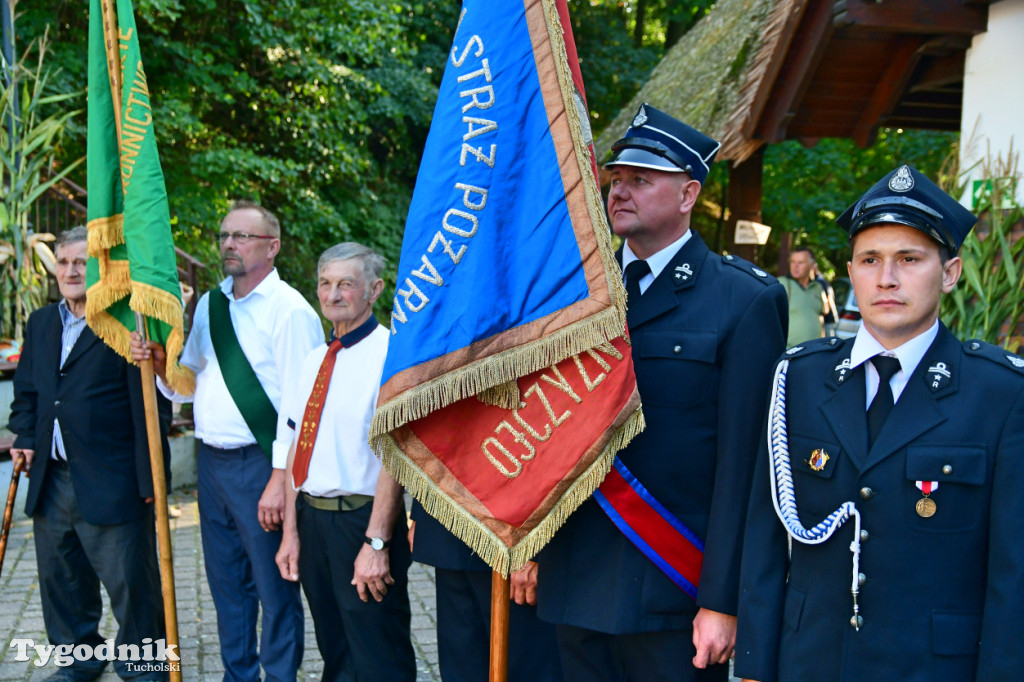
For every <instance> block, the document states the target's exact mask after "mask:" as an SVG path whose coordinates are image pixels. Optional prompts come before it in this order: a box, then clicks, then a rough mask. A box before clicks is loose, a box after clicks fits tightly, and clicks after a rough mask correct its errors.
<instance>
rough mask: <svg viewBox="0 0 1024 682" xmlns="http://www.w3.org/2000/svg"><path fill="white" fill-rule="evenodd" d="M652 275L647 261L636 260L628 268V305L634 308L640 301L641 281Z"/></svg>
mask: <svg viewBox="0 0 1024 682" xmlns="http://www.w3.org/2000/svg"><path fill="white" fill-rule="evenodd" d="M649 274H651V266H650V265H648V264H647V261H645V260H635V261H633V262H632V263H630V264H629V265H627V266H626V297H627V298H626V305H627V307H633V306H635V305H636V304H637V302H638V301H639V300H640V280H642V279H643V278H644V277H645V276H647V275H649Z"/></svg>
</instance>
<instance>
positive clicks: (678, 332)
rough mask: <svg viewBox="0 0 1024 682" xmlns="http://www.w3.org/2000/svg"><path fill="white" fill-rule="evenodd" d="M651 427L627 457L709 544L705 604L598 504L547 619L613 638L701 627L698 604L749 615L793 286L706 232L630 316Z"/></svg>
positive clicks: (571, 531)
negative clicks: (746, 585) (767, 417)
mask: <svg viewBox="0 0 1024 682" xmlns="http://www.w3.org/2000/svg"><path fill="white" fill-rule="evenodd" d="M627 319H628V326H629V333H630V337H631V339H632V353H633V363H634V367H635V368H636V379H637V387H638V389H639V391H640V398H641V400H642V401H643V411H644V417H645V419H646V422H647V427H646V429H645V430H644V431H643V432H642V433H641V434H640V435H639V436H637V437H636V438H634V439H633V441H632V442H631V443H630V444H629V445H628V446H627V447H626V448H625V449H623V450H622V451H621V452H620V453H619V457H620V458H621V459H622V462H623V463H624V464H625V465H626V467H628V468H629V470H630V471H631V472H633V474H634V475H635V476H636V477H637V479H638V480H639V481H640V482H641V483H643V484H644V486H646V487H647V489H648V490H649V491H650V492H651V494H652V495H653V496H654V497H655V498H656V499H657V500H658V501H660V502H661V503H662V504H663V505H664V506H665V507H667V508H668V510H669V511H670V512H672V514H673V515H675V516H676V518H678V519H680V520H681V521H682V522H683V523H684V524H685V525H686V526H687V527H688V528H689V529H690V530H692V531H693V532H694V533H696V535H697V536H698V537H700V538H701V539H702V540H704V541H705V545H706V546H705V550H704V563H703V569H702V572H701V577H700V585H699V588H698V598H697V601H696V603H695V602H694V600H693V599H692V598H691V597H690V596H689V595H687V594H686V593H685V592H683V590H682V589H680V588H679V587H677V586H676V585H675V584H674V583H673V582H672V581H671V580H669V578H667V577H666V576H665V575H664V574H663V573H662V572H661V571H660V569H658V567H657V566H655V565H654V563H652V562H651V561H650V560H649V559H648V558H647V557H646V556H644V555H643V554H642V553H641V552H640V551H639V550H638V549H636V547H634V546H633V544H632V543H631V542H630V541H629V540H628V539H627V538H626V537H625V536H624V535H623V534H622V533H621V532H620V531H619V530H618V529H617V528H616V527H615V526H614V525H613V524H612V522H611V521H610V520H609V519H608V517H607V516H606V515H605V513H604V512H603V511H601V509H600V507H599V506H598V504H597V503H596V502H595V501H594V500H593V499H591V500H588V501H586V502H585V503H584V504H583V505H582V506H581V507H580V508H579V509H578V510H577V511H576V512H574V513H573V515H572V516H571V517H570V518H569V519H568V521H567V522H566V523H565V525H564V526H563V527H562V528H561V529H560V530H559V531H558V533H557V534H556V535H555V537H554V538H553V539H552V541H551V543H550V544H549V545H548V547H546V548H545V549H544V551H543V552H542V554H541V559H540V562H539V563H540V577H539V586H538V589H539V594H538V597H537V607H538V612H539V614H540V617H541V618H542V619H543V620H547V621H550V622H554V623H560V624H568V625H575V626H577V627H583V628H588V629H591V630H598V631H601V632H607V633H612V634H626V633H636V632H646V631H660V630H680V629H686V628H689V627H690V626H691V624H692V621H693V617H694V616H695V615H696V613H697V609H698V607H706V608H709V609H712V610H714V611H720V612H723V613H728V614H735V613H736V600H737V592H738V589H739V566H740V549H741V546H742V537H743V526H744V521H745V510H746V506H747V500H748V497H749V493H750V481H751V479H752V476H753V469H754V456H755V453H756V452H757V443H758V441H759V440H760V434H761V426H762V420H763V417H764V411H765V406H766V404H767V398H768V390H769V387H770V384H771V369H772V365H773V362H774V360H775V358H777V357H778V355H779V354H780V353H781V352H782V350H783V349H784V348H785V340H786V327H787V324H788V320H789V312H788V304H787V301H786V292H785V290H784V289H783V288H782V286H781V285H780V284H779V283H778V282H777V281H776V279H775V278H774V277H772V276H770V275H768V274H766V273H765V272H763V271H761V270H760V269H758V268H755V267H754V266H752V265H751V264H750V263H748V262H746V261H743V260H742V259H740V258H736V257H733V256H725V257H723V256H720V255H717V254H714V253H712V252H711V251H710V250H709V249H708V247H707V246H706V245H705V244H704V242H703V241H702V240H701V238H700V236H699V235H698V234H696V233H693V235H692V236H691V238H690V239H689V241H687V242H686V244H684V245H683V248H681V249H680V250H679V252H678V253H677V254H676V255H675V257H674V258H673V259H672V261H671V262H670V263H669V264H668V265H667V266H666V267H665V269H664V270H663V271H662V272H661V274H659V275H658V277H657V278H656V279H655V280H654V282H653V283H652V284H651V286H650V287H649V288H648V289H647V291H646V292H645V293H644V295H643V296H642V297H641V298H640V300H639V301H632V302H630V310H629V316H628V318H627Z"/></svg>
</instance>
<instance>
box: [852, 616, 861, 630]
mask: <svg viewBox="0 0 1024 682" xmlns="http://www.w3.org/2000/svg"><path fill="white" fill-rule="evenodd" d="M850 625H852V626H853V627H855V628H860V627H862V626H863V625H864V617H863V616H854V617H853V618H851V619H850Z"/></svg>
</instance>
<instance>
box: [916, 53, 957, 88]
mask: <svg viewBox="0 0 1024 682" xmlns="http://www.w3.org/2000/svg"><path fill="white" fill-rule="evenodd" d="M964 58H965V55H964V54H963V53H960V54H958V55H955V56H950V57H941V58H939V59H931V60H928V61H927V62H926V64H925V66H924V69H923V70H922V72H921V73H920V74H918V75H917V77H916V78H915V79H914V82H913V83H911V84H910V88H909V90H910V92H916V91H918V90H934V89H936V88H942V87H945V86H947V85H950V84H952V83H960V82H962V81H963V79H964Z"/></svg>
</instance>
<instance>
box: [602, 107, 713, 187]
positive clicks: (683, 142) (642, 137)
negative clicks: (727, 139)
mask: <svg viewBox="0 0 1024 682" xmlns="http://www.w3.org/2000/svg"><path fill="white" fill-rule="evenodd" d="M721 146H722V145H721V144H719V143H718V142H716V141H715V140H712V139H711V138H710V137H708V136H707V135H705V134H704V133H702V132H700V131H698V130H695V129H693V128H691V127H690V126H688V125H686V124H685V123H683V122H682V121H679V120H677V119H675V118H673V117H671V116H669V115H668V114H666V113H665V112H663V111H658V110H657V109H655V108H654V107H652V106H651V105H650V104H646V103H644V104H641V105H640V109H639V110H638V111H637V112H636V116H634V117H633V123H632V125H630V126H629V128H628V129H627V130H626V135H625V137H623V138H622V139H621V140H619V141H618V142H616V143H615V144H613V145H612V158H611V161H608V162H607V163H606V164H604V167H605V168H611V167H612V166H639V167H640V168H653V169H655V170H660V171H667V172H669V173H689V174H690V177H692V178H693V179H694V180H697V181H698V182H700V183H701V184H703V183H704V179H705V178H706V177H707V176H708V171H709V170H711V163H712V162H713V161H714V160H715V154H717V153H718V148H719V147H721Z"/></svg>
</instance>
